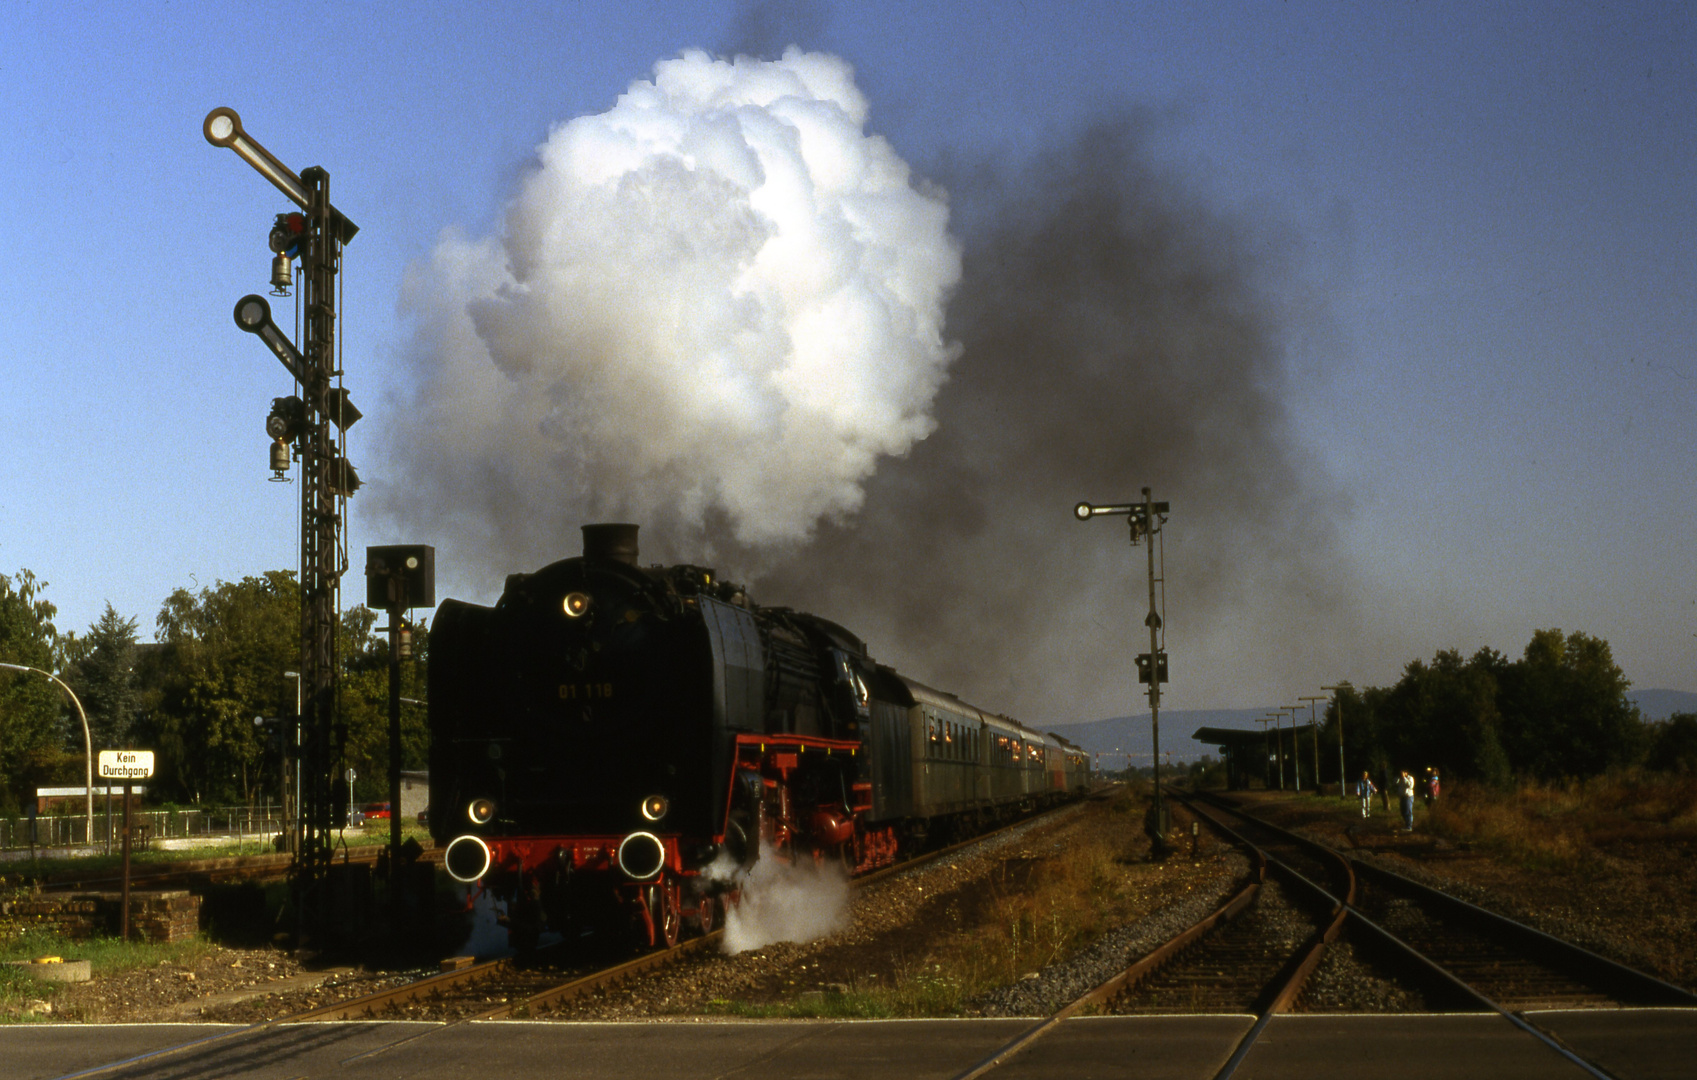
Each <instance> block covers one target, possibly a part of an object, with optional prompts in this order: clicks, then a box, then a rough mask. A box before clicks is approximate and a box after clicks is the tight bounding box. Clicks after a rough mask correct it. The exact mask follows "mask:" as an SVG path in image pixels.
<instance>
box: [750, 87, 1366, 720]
mask: <svg viewBox="0 0 1697 1080" xmlns="http://www.w3.org/2000/svg"><path fill="white" fill-rule="evenodd" d="M1152 134H1153V125H1152V124H1151V123H1150V122H1146V121H1145V120H1142V119H1139V118H1119V119H1114V120H1108V121H1104V122H1100V123H1097V124H1095V125H1094V126H1091V127H1090V128H1088V129H1087V130H1084V131H1082V132H1081V133H1080V134H1079V135H1078V136H1077V137H1076V138H1074V139H1072V140H1070V141H1068V142H1065V143H1064V144H1061V145H1057V146H1054V147H1053V148H1051V149H1050V150H1048V151H1047V152H1045V153H1042V154H1040V155H1039V156H1038V157H1037V158H1036V160H1033V161H1032V162H1030V163H1029V165H1027V166H1026V167H1025V168H1023V169H1019V170H1009V169H1006V168H1001V167H994V166H986V167H980V168H976V169H961V168H956V169H954V170H953V171H954V172H955V173H956V174H957V175H954V176H949V177H945V180H946V186H947V187H948V188H949V189H950V191H951V194H952V196H953V199H954V201H955V207H956V214H955V221H956V222H957V223H958V222H960V221H961V220H963V218H964V219H965V220H967V221H970V222H977V223H981V224H980V225H979V226H977V227H975V228H974V229H973V235H969V236H967V237H966V238H965V239H966V247H965V260H964V265H963V281H962V284H961V286H960V289H959V291H958V293H957V294H956V296H955V298H954V300H953V303H952V305H951V306H950V309H949V313H948V324H947V329H948V333H949V336H950V337H951V338H952V339H954V340H957V341H959V342H961V343H962V344H963V345H964V352H963V353H962V355H961V357H960V358H959V359H958V360H957V361H956V362H955V364H954V365H953V366H952V367H951V369H950V373H949V381H948V382H947V383H946V384H945V386H944V388H943V390H942V391H941V393H940V394H939V396H938V398H937V401H936V404H935V416H936V419H937V430H936V431H935V432H934V433H933V434H931V435H930V436H929V437H928V438H927V439H925V440H924V441H923V442H920V443H918V444H916V445H915V446H914V447H913V449H912V450H911V451H910V452H909V453H908V454H907V455H906V456H905V457H903V458H900V459H894V460H887V461H885V462H884V463H883V464H882V465H881V467H880V468H879V470H878V472H877V474H876V475H874V476H873V477H872V478H871V479H870V480H869V481H868V482H867V484H866V501H865V504H864V506H863V508H862V509H861V510H860V512H859V513H857V514H855V515H854V516H853V517H852V518H847V519H844V520H841V521H838V522H830V523H826V524H824V525H823V526H822V527H821V529H820V531H819V533H818V536H817V539H816V541H815V542H814V543H813V544H811V545H810V546H808V547H807V548H806V549H805V550H803V551H800V552H799V553H796V554H795V555H794V556H793V557H791V558H789V559H787V560H785V561H783V562H782V563H780V564H779V565H777V566H775V567H773V568H772V569H770V570H769V571H768V572H766V573H764V574H762V575H760V580H759V581H758V583H757V584H758V586H759V591H758V593H757V595H758V596H760V597H761V598H762V599H763V600H764V601H765V602H769V603H770V602H785V603H792V604H794V605H796V606H802V607H807V608H810V609H812V610H816V611H819V612H821V613H823V614H829V615H830V616H832V617H834V618H836V619H838V620H839V621H841V622H844V623H845V624H847V625H849V626H851V627H855V628H856V629H858V630H860V631H861V632H862V633H863V634H865V635H866V636H868V638H869V639H870V644H871V645H872V647H873V650H874V652H875V654H877V655H879V656H880V658H882V659H884V660H886V661H888V662H894V663H896V664H897V665H898V666H899V667H901V668H902V669H903V670H904V671H907V672H910V673H911V674H913V675H914V676H916V677H919V678H922V679H925V680H927V681H932V682H933V683H934V684H936V685H938V686H940V687H942V688H945V689H950V690H953V691H955V692H957V693H960V694H961V695H962V696H963V697H967V698H968V699H969V700H973V701H975V703H977V704H981V705H983V706H985V707H988V708H1001V709H1006V710H1008V711H1010V712H1013V713H1014V714H1016V715H1021V716H1024V717H1029V718H1031V719H1033V720H1037V721H1040V722H1049V721H1065V720H1072V719H1094V718H1096V717H1098V716H1104V715H1112V714H1115V713H1124V712H1127V711H1131V702H1130V698H1131V694H1132V691H1133V685H1132V683H1131V678H1130V676H1129V674H1128V669H1129V654H1130V653H1131V652H1134V651H1143V650H1145V649H1147V648H1148V643H1147V637H1146V636H1145V634H1146V631H1144V630H1143V629H1142V623H1143V616H1144V613H1145V612H1146V610H1147V593H1146V585H1145V575H1144V566H1145V562H1144V560H1145V557H1146V556H1145V553H1144V551H1143V550H1142V549H1139V550H1137V551H1135V552H1133V551H1131V550H1130V549H1129V548H1128V540H1127V530H1126V528H1125V526H1124V524H1123V521H1118V520H1112V519H1097V520H1093V521H1091V522H1087V523H1079V522H1077V521H1075V520H1074V519H1073V516H1072V514H1071V508H1072V506H1073V505H1074V504H1075V503H1076V502H1078V501H1080V500H1089V501H1091V502H1095V503H1112V502H1125V501H1134V500H1137V499H1138V498H1140V489H1141V488H1142V487H1143V486H1145V485H1148V486H1151V487H1152V488H1153V489H1154V497H1155V498H1156V499H1157V500H1167V501H1170V503H1171V504H1172V517H1171V519H1170V521H1169V524H1168V525H1167V527H1166V535H1165V574H1166V578H1167V582H1166V599H1167V606H1168V629H1169V633H1170V636H1169V640H1168V645H1169V647H1170V650H1171V652H1172V655H1173V669H1174V677H1175V680H1179V681H1180V682H1187V683H1188V684H1189V686H1190V687H1192V688H1199V687H1200V688H1205V689H1203V690H1202V694H1201V696H1202V698H1204V699H1206V698H1210V697H1211V698H1212V699H1213V700H1199V699H1198V698H1197V697H1196V696H1194V695H1193V696H1192V698H1191V704H1193V705H1217V704H1228V703H1233V704H1235V702H1228V701H1226V700H1223V699H1225V698H1229V697H1231V696H1232V695H1233V694H1234V693H1238V694H1241V693H1242V690H1243V688H1242V687H1240V686H1235V685H1234V684H1235V683H1236V682H1237V681H1238V679H1239V678H1240V677H1242V676H1243V675H1244V674H1245V673H1246V671H1245V670H1243V669H1260V668H1264V667H1268V666H1276V665H1277V662H1278V660H1277V655H1276V654H1277V651H1278V650H1273V653H1274V655H1272V656H1265V655H1260V650H1258V649H1257V647H1256V646H1255V644H1254V642H1255V641H1256V640H1260V641H1263V642H1265V641H1269V640H1279V639H1281V638H1282V639H1284V640H1295V639H1300V638H1301V637H1303V636H1306V635H1310V634H1312V633H1313V632H1314V630H1315V628H1316V627H1319V626H1326V625H1333V624H1335V622H1336V620H1337V619H1338V618H1340V617H1341V616H1340V614H1339V613H1340V610H1341V608H1342V605H1340V603H1339V596H1340V594H1341V593H1342V592H1343V591H1344V589H1345V587H1346V586H1345V585H1344V583H1343V579H1342V577H1341V576H1340V571H1339V570H1338V569H1337V567H1338V565H1339V563H1338V560H1337V555H1336V548H1337V544H1336V540H1335V537H1334V534H1333V531H1332V526H1331V522H1332V521H1333V520H1334V519H1335V517H1336V514H1337V513H1338V511H1339V510H1340V509H1341V508H1342V500H1341V497H1340V495H1339V493H1338V491H1337V489H1336V488H1335V487H1334V486H1333V485H1331V484H1330V482H1329V481H1327V480H1326V479H1325V478H1324V477H1323V476H1322V475H1321V473H1320V470H1318V469H1317V467H1316V465H1315V463H1314V462H1313V461H1312V460H1310V457H1309V455H1308V454H1307V453H1306V452H1305V451H1304V450H1303V449H1302V448H1301V446H1300V445H1299V444H1298V442H1297V440H1296V439H1295V438H1294V433H1293V430H1292V419H1291V415H1290V412H1289V410H1288V408H1287V406H1286V404H1285V402H1286V398H1287V394H1288V386H1287V382H1288V372H1289V369H1290V366H1291V365H1290V358H1289V357H1288V356H1287V355H1286V344H1285V340H1286V334H1287V332H1288V331H1289V330H1290V323H1291V320H1292V319H1294V318H1296V314H1295V312H1294V311H1293V310H1292V305H1290V304H1288V303H1287V302H1286V300H1285V298H1284V297H1282V296H1281V294H1280V287H1279V284H1278V282H1279V280H1280V278H1279V275H1280V273H1281V271H1283V270H1286V269H1288V268H1287V267H1284V266H1282V265H1281V264H1280V260H1279V257H1278V255H1277V254H1276V252H1277V250H1278V244H1277V243H1274V242H1272V241H1273V240H1276V236H1274V235H1273V234H1271V233H1270V232H1268V231H1266V230H1257V229H1254V228H1250V227H1248V226H1246V225H1244V224H1242V223H1238V222H1234V221H1233V220H1231V219H1230V218H1228V217H1227V216H1225V215H1223V214H1220V213H1217V212H1214V211H1211V210H1210V209H1209V208H1208V207H1207V206H1205V205H1203V204H1202V203H1201V202H1200V201H1199V200H1198V199H1197V198H1196V197H1195V196H1193V195H1192V194H1191V193H1190V191H1191V188H1190V186H1189V185H1187V184H1186V183H1185V182H1184V181H1183V179H1182V178H1180V177H1177V176H1174V175H1170V174H1168V173H1167V172H1164V171H1163V170H1162V169H1161V168H1160V167H1159V166H1157V165H1156V164H1155V163H1154V161H1153V159H1152V156H1151V151H1150V141H1151V135H1152ZM962 211H965V212H964V214H963V213H962ZM1157 550H1158V551H1160V550H1161V549H1160V548H1158V549H1157ZM725 561H734V560H725ZM1299 628H1300V629H1299ZM1234 638H1235V639H1237V640H1236V643H1235V644H1234V643H1233V639H1234ZM1234 657H1235V658H1237V662H1238V663H1240V664H1242V669H1240V670H1239V671H1236V672H1233V671H1231V670H1227V668H1228V666H1229V665H1230V664H1231V663H1232V662H1233V658H1234ZM1287 659H1288V657H1287ZM1202 664H1206V665H1208V667H1210V668H1211V669H1212V670H1209V671H1199V670H1197V667H1198V665H1202ZM1305 667H1306V665H1305ZM1309 670H1312V669H1311V668H1310V669H1309ZM1267 689H1268V690H1270V691H1271V693H1268V694H1267V696H1269V697H1271V696H1274V695H1276V694H1277V693H1278V691H1277V689H1276V688H1272V687H1268V688H1267ZM1252 692H1253V691H1252ZM1310 692H1311V691H1310Z"/></svg>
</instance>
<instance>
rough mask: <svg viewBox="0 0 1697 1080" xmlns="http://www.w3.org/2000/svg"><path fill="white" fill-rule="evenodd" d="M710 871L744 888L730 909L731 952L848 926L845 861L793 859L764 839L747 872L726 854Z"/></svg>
mask: <svg viewBox="0 0 1697 1080" xmlns="http://www.w3.org/2000/svg"><path fill="white" fill-rule="evenodd" d="M706 874H707V876H708V878H709V879H712V880H717V881H734V882H735V883H736V884H737V886H738V887H739V888H740V889H741V890H742V893H741V897H740V898H739V899H738V901H737V903H736V904H734V905H732V906H729V907H727V908H726V910H725V937H724V940H723V942H722V948H723V949H724V951H725V952H726V953H728V954H731V955H735V954H736V953H741V952H747V951H749V950H750V949H758V948H760V947H762V946H764V945H770V944H772V943H773V942H776V941H813V940H815V939H817V938H822V937H824V936H826V935H827V934H834V933H836V932H837V931H838V930H845V929H847V928H848V925H849V879H848V870H847V869H846V868H845V867H844V866H843V864H842V863H841V862H840V861H837V860H827V861H825V862H822V863H815V862H813V861H812V859H811V858H808V857H807V856H806V855H802V856H801V857H799V858H798V859H797V861H795V862H788V861H786V860H784V859H781V858H779V857H778V855H777V852H775V851H774V850H773V849H772V848H771V846H770V845H768V844H766V843H765V842H764V841H763V842H762V843H761V845H760V858H759V859H758V860H757V861H756V862H755V864H754V865H753V866H752V867H751V868H749V870H747V871H746V872H744V871H743V870H741V869H740V868H738V867H737V866H736V863H735V861H734V860H732V859H731V857H730V856H729V855H721V856H720V857H719V859H718V860H716V861H715V862H714V863H713V865H711V866H709V867H708V868H707V870H706Z"/></svg>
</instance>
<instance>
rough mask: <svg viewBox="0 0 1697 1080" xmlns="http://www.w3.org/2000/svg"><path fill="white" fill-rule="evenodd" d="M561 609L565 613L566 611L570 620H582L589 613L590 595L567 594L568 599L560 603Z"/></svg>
mask: <svg viewBox="0 0 1697 1080" xmlns="http://www.w3.org/2000/svg"><path fill="white" fill-rule="evenodd" d="M560 607H561V609H562V610H563V611H565V613H566V616H567V617H568V618H572V619H577V618H582V617H583V615H584V614H585V613H587V612H588V611H589V594H588V593H580V592H574V593H567V594H566V598H565V599H564V600H562V601H560Z"/></svg>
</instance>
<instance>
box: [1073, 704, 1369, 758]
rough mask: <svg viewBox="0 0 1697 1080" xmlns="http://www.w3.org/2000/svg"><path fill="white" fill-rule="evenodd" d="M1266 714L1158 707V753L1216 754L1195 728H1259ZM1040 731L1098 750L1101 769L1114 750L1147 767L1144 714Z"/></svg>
mask: <svg viewBox="0 0 1697 1080" xmlns="http://www.w3.org/2000/svg"><path fill="white" fill-rule="evenodd" d="M1266 715H1267V710H1266V709H1174V710H1172V711H1171V712H1169V711H1167V710H1165V709H1162V710H1161V756H1162V757H1163V758H1165V757H1168V756H1169V755H1170V756H1171V760H1173V761H1175V762H1178V761H1195V760H1196V759H1197V758H1199V757H1201V756H1203V755H1204V754H1212V755H1214V756H1215V757H1218V756H1219V753H1220V749H1219V747H1217V746H1212V745H1209V744H1206V743H1199V742H1197V741H1196V740H1195V739H1193V738H1191V737H1190V736H1191V735H1192V734H1193V733H1194V732H1195V731H1196V729H1197V728H1202V727H1224V728H1239V729H1241V730H1243V731H1260V730H1261V725H1260V724H1257V723H1256V722H1255V719H1256V717H1260V716H1266ZM1346 720H1347V718H1346ZM1304 722H1306V721H1304ZM1044 730H1046V731H1053V732H1054V733H1055V734H1056V735H1059V736H1061V737H1063V738H1066V739H1070V740H1072V741H1073V742H1075V743H1077V744H1078V745H1079V746H1082V747H1083V748H1084V749H1086V750H1088V751H1089V752H1090V753H1092V754H1095V753H1098V752H1099V753H1101V754H1102V755H1103V756H1102V766H1103V768H1107V767H1109V764H1110V760H1111V758H1110V755H1113V754H1114V753H1115V752H1116V751H1117V752H1118V753H1119V754H1126V753H1129V754H1131V755H1132V761H1131V763H1132V764H1133V765H1144V766H1147V765H1148V764H1149V763H1150V743H1151V740H1150V725H1149V714H1148V713H1144V714H1143V715H1142V716H1115V717H1111V718H1110V719H1107V720H1091V721H1087V722H1085V723H1082V724H1056V725H1052V726H1050V727H1048V728H1045V729H1044ZM1124 764H1125V760H1124V758H1123V757H1121V758H1119V760H1117V761H1114V762H1113V765H1114V767H1116V768H1118V767H1122V766H1123V765H1124Z"/></svg>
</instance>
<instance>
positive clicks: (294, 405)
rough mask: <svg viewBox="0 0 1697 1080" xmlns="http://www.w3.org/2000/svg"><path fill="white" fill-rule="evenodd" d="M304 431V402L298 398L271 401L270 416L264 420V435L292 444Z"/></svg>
mask: <svg viewBox="0 0 1697 1080" xmlns="http://www.w3.org/2000/svg"><path fill="white" fill-rule="evenodd" d="M305 430H306V402H304V401H302V400H301V399H300V398H298V397H280V398H272V399H271V415H270V416H267V417H266V418H265V434H267V435H269V436H271V437H272V438H273V439H276V440H278V441H280V442H286V443H289V442H294V441H295V439H296V438H298V437H299V436H300V433H301V432H303V431H305Z"/></svg>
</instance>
